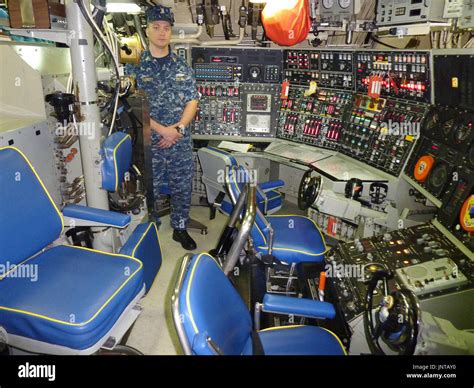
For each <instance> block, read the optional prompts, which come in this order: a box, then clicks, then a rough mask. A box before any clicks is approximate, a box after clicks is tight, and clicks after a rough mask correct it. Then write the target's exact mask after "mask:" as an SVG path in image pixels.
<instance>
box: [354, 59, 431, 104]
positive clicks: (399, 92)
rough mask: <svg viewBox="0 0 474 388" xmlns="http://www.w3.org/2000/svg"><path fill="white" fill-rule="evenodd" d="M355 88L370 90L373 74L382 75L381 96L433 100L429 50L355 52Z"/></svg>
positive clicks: (365, 91) (358, 90)
mask: <svg viewBox="0 0 474 388" xmlns="http://www.w3.org/2000/svg"><path fill="white" fill-rule="evenodd" d="M355 56H356V66H355V78H356V81H355V82H356V87H355V88H356V92H360V93H364V94H367V93H368V91H369V87H370V81H371V77H375V76H379V77H380V78H381V85H380V94H381V96H382V97H393V98H402V99H405V100H410V101H420V102H425V103H430V98H431V84H430V63H429V57H430V56H429V53H428V52H420V51H416V52H409V51H392V52H387V51H383V52H375V51H367V52H356V53H355Z"/></svg>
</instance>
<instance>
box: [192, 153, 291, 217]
mask: <svg viewBox="0 0 474 388" xmlns="http://www.w3.org/2000/svg"><path fill="white" fill-rule="evenodd" d="M198 157H199V161H200V163H201V167H202V171H203V176H202V181H203V183H204V185H205V186H206V193H207V201H208V202H209V204H210V205H213V204H215V203H216V202H220V210H221V212H222V213H224V214H225V215H227V216H228V215H230V213H232V208H233V205H232V201H231V200H230V198H229V197H228V195H226V188H225V172H226V169H227V168H230V167H238V166H239V164H238V162H237V160H236V159H235V158H234V156H233V155H232V154H231V153H230V152H227V151H225V150H223V149H220V148H216V147H203V148H201V149H199V151H198ZM241 168H244V167H241ZM284 185H285V182H283V181H282V180H274V181H268V182H262V183H260V184H258V186H257V206H258V207H259V209H260V210H261V211H262V212H263V213H264V214H273V213H275V212H277V211H278V210H280V208H281V206H282V204H283V198H282V195H281V193H280V192H279V191H278V189H279V188H281V187H283V186H284ZM219 195H220V197H221V198H222V199H220V200H218V197H219Z"/></svg>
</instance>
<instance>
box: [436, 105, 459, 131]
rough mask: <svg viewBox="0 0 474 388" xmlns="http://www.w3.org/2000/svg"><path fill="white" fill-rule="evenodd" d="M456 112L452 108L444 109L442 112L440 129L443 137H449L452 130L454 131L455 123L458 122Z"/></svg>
mask: <svg viewBox="0 0 474 388" xmlns="http://www.w3.org/2000/svg"><path fill="white" fill-rule="evenodd" d="M456 119H457V117H456V112H454V110H453V109H451V108H444V109H443V110H442V111H441V112H440V117H439V121H440V129H441V135H443V136H448V135H449V133H450V132H451V130H452V129H453V126H454V122H455V121H456Z"/></svg>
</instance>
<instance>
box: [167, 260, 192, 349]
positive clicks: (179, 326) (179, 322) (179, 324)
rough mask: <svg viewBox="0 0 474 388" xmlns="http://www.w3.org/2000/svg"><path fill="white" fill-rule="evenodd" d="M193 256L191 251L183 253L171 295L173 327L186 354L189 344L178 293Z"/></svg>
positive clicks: (189, 347)
mask: <svg viewBox="0 0 474 388" xmlns="http://www.w3.org/2000/svg"><path fill="white" fill-rule="evenodd" d="M192 257H193V254H192V253H187V254H186V255H184V257H183V259H182V261H181V266H180V268H179V272H178V275H177V277H176V281H175V285H174V291H173V295H172V297H171V310H172V312H173V321H174V327H175V328H176V332H177V333H178V338H179V342H180V343H181V346H182V347H183V351H184V354H185V355H187V356H190V355H192V350H191V344H190V343H189V341H188V337H187V336H186V333H185V330H184V325H183V321H184V320H183V318H184V317H183V315H182V314H181V313H180V311H179V303H180V299H179V295H180V293H181V288H182V287H183V282H184V278H185V276H186V273H187V270H188V266H189V263H190V261H191V258H192Z"/></svg>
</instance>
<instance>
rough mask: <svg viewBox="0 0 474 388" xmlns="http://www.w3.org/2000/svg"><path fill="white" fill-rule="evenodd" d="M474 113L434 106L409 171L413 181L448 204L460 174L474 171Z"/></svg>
mask: <svg viewBox="0 0 474 388" xmlns="http://www.w3.org/2000/svg"><path fill="white" fill-rule="evenodd" d="M473 126H474V113H473V112H471V111H467V110H462V109H458V108H453V107H448V106H439V105H438V106H433V107H432V108H430V110H429V112H428V113H427V115H426V118H425V120H424V121H423V127H422V136H421V139H420V141H418V143H417V146H416V149H415V151H414V152H413V154H412V156H411V158H410V160H409V162H408V163H407V167H406V170H405V173H406V175H408V176H409V177H410V178H411V179H412V180H413V181H415V182H416V183H417V184H418V185H420V186H422V187H423V188H424V189H426V190H427V191H428V192H429V193H431V194H432V195H433V196H434V197H435V198H437V199H438V200H440V201H441V202H442V204H445V203H446V202H447V201H448V200H449V197H450V194H451V190H453V189H454V188H453V186H454V185H455V184H456V182H457V181H458V179H459V174H460V173H461V175H466V174H468V173H469V171H471V170H472V168H473V165H472V163H471V162H470V159H471V157H472V156H470V154H471V153H472V151H471V149H472V147H473V143H474V128H473Z"/></svg>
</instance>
